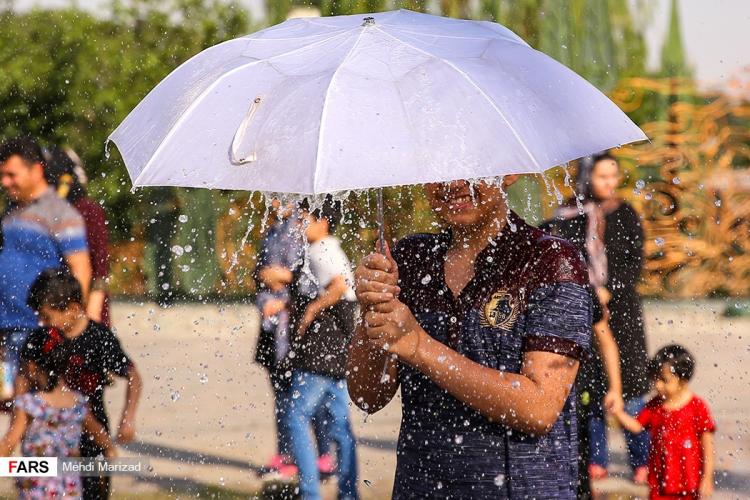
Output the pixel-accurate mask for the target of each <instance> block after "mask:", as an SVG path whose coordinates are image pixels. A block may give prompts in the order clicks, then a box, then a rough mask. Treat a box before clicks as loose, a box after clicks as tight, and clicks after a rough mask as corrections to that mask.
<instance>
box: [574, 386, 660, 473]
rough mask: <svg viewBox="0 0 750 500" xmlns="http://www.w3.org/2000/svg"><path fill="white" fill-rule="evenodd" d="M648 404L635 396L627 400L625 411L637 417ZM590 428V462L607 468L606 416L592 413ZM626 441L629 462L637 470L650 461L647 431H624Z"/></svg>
mask: <svg viewBox="0 0 750 500" xmlns="http://www.w3.org/2000/svg"><path fill="white" fill-rule="evenodd" d="M645 405H646V400H645V399H644V398H633V399H628V400H626V401H625V412H626V413H627V414H628V415H630V416H632V417H635V416H637V415H638V413H640V411H641V410H642V409H643V407H644V406H645ZM588 430H589V453H590V458H589V463H592V464H596V465H600V466H602V467H604V468H605V469H606V468H607V466H608V465H609V453H608V451H607V426H606V424H605V422H604V416H603V415H602V416H599V415H592V416H591V417H590V418H589V423H588ZM623 433H624V434H625V443H627V445H628V463H629V464H630V468H631V469H633V470H635V469H636V468H638V467H643V466H645V465H646V464H647V463H648V447H649V437H648V433H647V432H641V433H640V434H633V433H631V432H628V431H623Z"/></svg>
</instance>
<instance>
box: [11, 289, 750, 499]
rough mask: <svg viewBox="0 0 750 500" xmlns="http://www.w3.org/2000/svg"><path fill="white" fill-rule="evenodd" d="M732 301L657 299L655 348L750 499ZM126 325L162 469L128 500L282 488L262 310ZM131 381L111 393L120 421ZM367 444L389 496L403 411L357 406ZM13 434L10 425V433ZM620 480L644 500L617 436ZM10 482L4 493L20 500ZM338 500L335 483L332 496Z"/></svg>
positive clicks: (748, 445) (117, 312)
mask: <svg viewBox="0 0 750 500" xmlns="http://www.w3.org/2000/svg"><path fill="white" fill-rule="evenodd" d="M724 306H725V304H724V303H723V302H718V301H717V302H705V301H699V302H679V303H664V302H657V303H649V304H647V307H646V315H647V321H648V332H649V340H650V342H649V343H650V348H651V350H654V349H655V348H656V347H658V346H660V345H663V344H665V343H667V342H672V341H676V342H680V343H683V344H685V345H686V346H687V347H688V348H690V349H692V350H693V351H694V352H695V353H696V355H697V357H698V359H699V365H698V369H697V375H696V380H695V384H694V386H695V390H696V391H697V392H698V393H699V394H701V395H702V396H704V397H705V398H706V399H707V400H708V401H709V402H710V403H711V405H712V408H713V410H714V415H715V417H716V419H717V421H718V426H719V432H718V434H717V455H718V456H717V466H718V468H719V469H720V472H719V474H718V478H719V488H718V489H717V495H716V498H750V432H748V430H749V429H748V426H749V425H750V416H749V415H750V401H749V397H750V383H749V382H750V376H749V375H748V365H749V363H748V360H749V359H750V319H748V318H740V319H731V320H730V319H725V318H723V317H721V312H722V311H723V309H724ZM114 323H115V324H116V325H117V326H118V335H119V336H120V338H121V340H122V342H123V344H124V346H125V347H126V349H127V350H128V352H129V353H130V354H131V355H132V357H133V358H134V359H135V361H136V363H138V366H139V368H140V370H141V372H142V374H143V375H144V379H145V390H144V396H143V402H142V405H141V408H140V414H139V418H138V441H137V442H136V443H134V444H132V445H130V446H128V447H127V449H124V450H122V453H121V454H122V455H135V456H141V457H148V458H149V459H150V461H151V466H152V467H153V471H152V472H150V473H149V474H145V475H143V476H142V477H139V478H123V477H118V478H116V479H115V481H114V490H115V496H116V497H119V498H134V497H135V498H142V499H162V498H177V497H179V498H194V497H200V498H206V497H209V498H210V497H215V498H247V497H249V496H252V495H255V494H260V493H263V492H265V495H264V496H273V491H274V490H273V488H274V487H275V486H278V485H274V484H265V485H264V484H263V482H262V481H261V480H260V479H259V476H258V471H259V467H260V466H261V465H262V464H263V463H264V462H265V460H266V459H267V458H268V456H269V455H270V454H271V453H272V452H273V450H274V428H273V425H272V403H271V396H270V393H269V389H268V384H267V381H266V378H265V376H264V373H263V372H262V371H261V370H260V369H259V368H257V367H256V366H254V365H253V364H252V363H251V362H250V361H251V359H252V349H253V346H254V345H255V337H256V330H257V314H256V312H255V310H254V309H253V308H252V307H250V306H243V305H228V306H225V307H219V306H216V305H201V304H199V305H195V304H190V305H187V304H183V305H176V306H173V307H171V308H169V309H161V308H159V307H157V306H155V305H153V304H148V303H146V304H134V303H117V304H115V306H114ZM123 391H124V387H123V386H122V384H121V383H120V384H117V385H116V386H115V387H113V388H112V389H110V390H109V392H108V401H109V407H110V413H111V414H112V415H117V414H118V412H119V409H120V408H121V406H122V398H123V394H124V392H123ZM352 417H353V421H354V427H355V432H356V434H357V437H358V439H359V445H360V447H359V451H358V457H359V469H360V491H361V494H362V496H363V498H387V497H388V496H389V493H390V490H391V486H392V480H393V479H392V478H393V471H394V466H395V440H396V437H397V431H398V422H399V418H400V410H399V405H398V404H395V403H393V404H391V405H389V406H388V407H387V408H386V409H385V410H383V411H382V412H380V413H379V414H377V415H374V416H370V417H369V418H367V419H365V418H364V414H363V413H361V412H359V411H358V410H356V409H353V410H352ZM5 427H6V424H5V421H3V422H0V428H2V429H4V428H5ZM612 441H613V461H614V462H615V463H614V464H613V467H612V469H613V476H614V477H613V478H610V479H608V480H606V481H602V482H600V483H599V484H598V485H597V488H598V489H599V490H600V491H601V492H602V493H603V494H605V495H606V496H607V497H608V498H632V497H636V496H638V495H643V494H644V492H643V490H642V489H638V488H635V487H633V486H632V484H631V483H629V481H628V480H627V473H626V470H625V467H624V466H623V464H624V455H623V450H624V446H623V442H622V439H621V438H618V437H617V436H616V435H614V436H613V440H612ZM12 492H13V490H12V483H11V481H10V480H9V479H2V480H0V496H1V495H10V494H12ZM324 492H325V494H326V497H327V498H335V487H334V484H333V481H328V482H327V483H326V485H325V490H324Z"/></svg>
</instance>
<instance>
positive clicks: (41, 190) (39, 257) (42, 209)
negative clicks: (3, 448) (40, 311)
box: [0, 137, 91, 400]
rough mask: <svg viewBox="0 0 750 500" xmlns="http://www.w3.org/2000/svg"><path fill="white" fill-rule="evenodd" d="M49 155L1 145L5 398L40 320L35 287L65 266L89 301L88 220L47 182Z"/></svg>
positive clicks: (28, 145) (34, 146)
mask: <svg viewBox="0 0 750 500" xmlns="http://www.w3.org/2000/svg"><path fill="white" fill-rule="evenodd" d="M44 163H45V161H44V156H43V154H42V150H41V148H40V147H39V144H38V143H37V142H36V141H35V140H34V139H31V138H27V137H24V138H15V139H9V140H7V141H5V142H4V143H3V144H2V145H0V176H1V177H2V187H3V191H4V192H5V194H6V195H7V199H8V204H7V206H6V207H5V212H4V213H3V216H2V246H1V247H0V337H2V342H3V349H4V353H3V356H4V357H3V360H4V363H5V364H4V365H3V367H4V370H3V373H4V377H3V384H2V392H3V395H2V396H3V397H2V399H6V400H7V398H9V397H10V396H11V395H12V394H11V393H12V391H13V388H12V387H13V384H14V381H15V376H16V373H17V372H18V362H19V353H20V350H21V348H22V347H23V346H24V344H25V343H26V338H27V337H28V335H29V333H30V332H31V331H33V330H34V329H36V328H37V326H38V324H39V318H38V317H37V315H36V313H35V312H34V311H33V310H32V309H31V308H30V307H29V306H28V304H26V297H27V296H28V293H29V288H30V287H31V284H32V283H33V282H34V280H36V278H37V277H38V276H39V275H40V274H41V273H42V271H44V270H45V269H48V268H50V267H60V266H64V267H67V269H68V270H69V271H70V272H71V274H72V275H73V276H75V278H76V279H77V280H78V281H79V282H80V283H81V289H82V290H83V297H84V298H87V296H88V290H89V285H90V284H91V260H90V257H89V251H88V246H87V244H86V228H85V225H84V222H83V218H82V217H81V215H80V214H79V213H78V211H77V210H76V209H75V208H74V207H73V206H72V205H70V204H69V203H68V202H67V201H65V200H61V199H60V198H59V197H58V196H57V195H56V194H55V191H54V189H53V188H52V187H51V186H50V185H49V184H48V182H47V179H46V178H45V165H44Z"/></svg>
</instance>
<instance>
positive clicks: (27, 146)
mask: <svg viewBox="0 0 750 500" xmlns="http://www.w3.org/2000/svg"><path fill="white" fill-rule="evenodd" d="M12 156H20V157H21V159H22V160H23V161H24V162H26V163H27V164H28V165H29V166H31V165H34V164H36V163H39V164H41V165H42V166H44V155H43V154H42V148H41V147H40V146H39V143H37V142H36V141H35V140H34V139H32V138H31V137H16V138H14V139H8V140H7V141H5V142H4V143H3V144H2V145H0V164H2V163H5V162H6V161H8V160H9V159H10V158H11V157H12Z"/></svg>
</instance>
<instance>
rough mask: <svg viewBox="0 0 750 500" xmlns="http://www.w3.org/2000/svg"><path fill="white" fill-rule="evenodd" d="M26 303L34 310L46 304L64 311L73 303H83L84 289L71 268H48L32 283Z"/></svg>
mask: <svg viewBox="0 0 750 500" xmlns="http://www.w3.org/2000/svg"><path fill="white" fill-rule="evenodd" d="M26 303H27V304H28V305H29V307H30V308H31V309H33V310H34V311H39V310H40V309H41V308H42V307H44V306H47V307H51V308H52V309H55V310H58V311H64V310H65V309H67V308H68V307H70V305H71V304H73V303H77V304H81V305H83V290H82V289H81V284H80V283H79V282H78V280H77V279H76V278H75V276H73V275H72V274H71V273H70V271H69V270H67V269H59V268H56V269H47V270H45V271H42V274H40V275H39V277H38V278H37V279H36V280H35V281H34V283H33V284H32V285H31V288H30V289H29V297H28V299H27V300H26Z"/></svg>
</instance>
